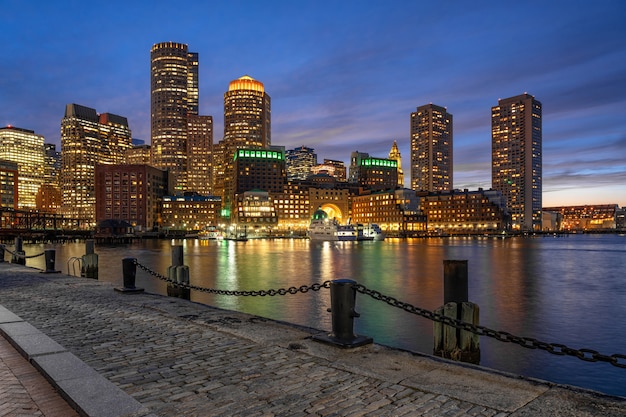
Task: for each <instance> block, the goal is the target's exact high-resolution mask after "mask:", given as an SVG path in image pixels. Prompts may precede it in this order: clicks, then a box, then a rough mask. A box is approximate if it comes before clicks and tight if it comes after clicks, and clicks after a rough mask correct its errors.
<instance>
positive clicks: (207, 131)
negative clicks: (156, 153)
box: [187, 115, 213, 196]
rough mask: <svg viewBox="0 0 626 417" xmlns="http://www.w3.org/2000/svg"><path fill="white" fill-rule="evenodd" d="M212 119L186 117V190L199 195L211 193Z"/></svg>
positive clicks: (206, 117)
mask: <svg viewBox="0 0 626 417" xmlns="http://www.w3.org/2000/svg"><path fill="white" fill-rule="evenodd" d="M212 149H213V117H212V116H197V115H189V116H188V117H187V155H188V160H187V162H188V165H187V189H189V190H192V191H194V192H196V193H198V194H200V195H206V196H208V195H211V194H212V193H213V158H212V154H211V151H212Z"/></svg>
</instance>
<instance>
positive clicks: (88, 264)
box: [80, 239, 98, 279]
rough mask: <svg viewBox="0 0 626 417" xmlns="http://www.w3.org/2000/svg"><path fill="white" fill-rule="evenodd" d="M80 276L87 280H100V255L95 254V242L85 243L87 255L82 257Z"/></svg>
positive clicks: (89, 240)
mask: <svg viewBox="0 0 626 417" xmlns="http://www.w3.org/2000/svg"><path fill="white" fill-rule="evenodd" d="M80 275H81V276H82V277H85V278H94V279H98V254H97V253H95V241H94V240H93V239H88V240H86V241H85V254H84V255H83V257H82V263H81V271H80Z"/></svg>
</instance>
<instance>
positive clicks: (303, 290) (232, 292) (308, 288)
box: [134, 259, 331, 297]
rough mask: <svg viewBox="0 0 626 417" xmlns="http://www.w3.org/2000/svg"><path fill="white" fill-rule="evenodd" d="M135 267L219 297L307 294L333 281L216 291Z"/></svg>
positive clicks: (168, 280) (143, 266) (185, 286)
mask: <svg viewBox="0 0 626 417" xmlns="http://www.w3.org/2000/svg"><path fill="white" fill-rule="evenodd" d="M134 263H135V265H137V267H138V268H139V269H141V270H143V271H145V272H147V273H148V274H150V275H152V276H154V277H156V278H158V279H160V280H161V281H165V282H167V283H169V284H172V285H174V286H176V287H180V288H185V289H189V290H194V291H199V292H205V293H209V294H218V295H236V296H252V297H256V296H260V297H265V296H268V295H269V296H272V297H273V296H275V295H287V294H297V293H299V292H300V293H307V292H309V291H319V290H321V289H322V288H330V283H331V281H324V282H322V283H319V284H318V283H315V284H311V285H301V286H299V287H289V288H279V289H277V290H273V289H270V290H258V291H237V290H219V289H215V288H204V287H198V286H196V285H191V284H185V283H181V282H177V281H175V280H173V279H170V278H167V277H165V276H163V275H161V274H159V273H157V272H154V271H152V270H151V269H149V268H148V267H146V266H145V265H142V264H140V263H139V262H137V260H136V259H135V260H134Z"/></svg>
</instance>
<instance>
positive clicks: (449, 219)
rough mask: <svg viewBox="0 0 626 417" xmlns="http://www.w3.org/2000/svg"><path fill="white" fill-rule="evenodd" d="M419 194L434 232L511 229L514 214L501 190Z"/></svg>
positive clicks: (478, 232)
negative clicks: (511, 212) (511, 219)
mask: <svg viewBox="0 0 626 417" xmlns="http://www.w3.org/2000/svg"><path fill="white" fill-rule="evenodd" d="M417 195H418V197H419V198H420V210H421V212H422V213H423V214H425V215H426V218H427V222H428V232H429V234H431V235H453V234H463V235H467V234H484V233H496V232H502V231H507V230H508V229H509V224H510V216H509V214H508V212H507V209H506V201H505V200H504V198H503V196H502V194H500V192H499V191H496V190H483V189H481V188H479V189H478V190H477V191H468V190H463V191H459V190H453V191H450V192H440V193H426V192H422V193H420V192H418V193H417Z"/></svg>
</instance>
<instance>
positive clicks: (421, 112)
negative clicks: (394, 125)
mask: <svg viewBox="0 0 626 417" xmlns="http://www.w3.org/2000/svg"><path fill="white" fill-rule="evenodd" d="M452 138H453V135H452V115H451V114H450V113H448V111H447V110H446V108H445V107H440V106H436V105H434V104H426V105H424V106H420V107H418V108H417V110H416V111H415V112H413V113H411V188H413V189H414V190H415V191H429V192H436V191H450V190H452V186H453V175H452V174H453V158H452Z"/></svg>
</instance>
